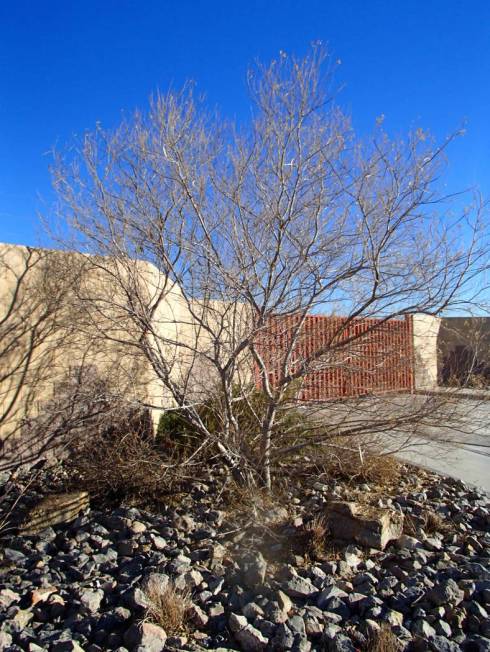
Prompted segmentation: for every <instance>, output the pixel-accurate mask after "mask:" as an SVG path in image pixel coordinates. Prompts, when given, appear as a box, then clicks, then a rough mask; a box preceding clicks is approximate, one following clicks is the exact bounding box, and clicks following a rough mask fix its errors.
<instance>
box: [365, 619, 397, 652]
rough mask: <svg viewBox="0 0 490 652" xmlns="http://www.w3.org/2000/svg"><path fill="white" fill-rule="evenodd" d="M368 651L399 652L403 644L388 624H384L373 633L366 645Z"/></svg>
mask: <svg viewBox="0 0 490 652" xmlns="http://www.w3.org/2000/svg"><path fill="white" fill-rule="evenodd" d="M365 649H366V652H399V651H400V650H401V649H402V645H401V644H400V641H399V640H398V639H397V637H396V636H395V635H394V634H393V632H392V631H391V629H390V627H389V626H388V625H382V626H381V628H380V629H379V630H378V631H376V632H375V633H373V634H371V636H370V637H369V639H368V642H367V645H366V648H365Z"/></svg>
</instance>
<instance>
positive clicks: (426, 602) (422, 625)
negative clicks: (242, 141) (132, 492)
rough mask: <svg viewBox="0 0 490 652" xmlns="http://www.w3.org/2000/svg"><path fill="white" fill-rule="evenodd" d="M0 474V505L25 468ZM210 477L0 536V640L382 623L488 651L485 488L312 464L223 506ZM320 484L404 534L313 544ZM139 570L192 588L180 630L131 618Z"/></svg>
mask: <svg viewBox="0 0 490 652" xmlns="http://www.w3.org/2000/svg"><path fill="white" fill-rule="evenodd" d="M0 484H1V485H2V488H1V489H0V491H2V492H3V502H2V509H3V510H7V509H8V506H9V504H11V502H12V501H13V500H14V499H15V496H16V495H17V494H18V493H19V491H21V489H22V486H23V484H25V481H24V480H22V478H21V479H20V480H19V479H16V480H14V479H12V478H10V479H9V477H8V475H4V476H3V478H2V481H1V483H0ZM221 486H222V478H221V477H213V475H212V474H211V472H210V474H209V478H208V479H207V480H206V482H195V483H194V484H192V485H191V486H189V487H188V491H187V493H185V494H184V495H182V496H181V497H180V499H179V502H178V504H176V505H163V506H160V508H159V509H158V510H154V511H153V512H149V511H145V510H142V509H137V508H135V507H130V506H119V507H109V506H106V507H100V506H99V507H98V508H95V507H93V508H92V509H89V510H86V512H85V513H84V514H82V515H81V516H79V517H78V519H77V520H76V521H75V522H72V523H71V524H69V525H58V526H55V527H49V528H47V529H45V530H44V531H42V532H41V533H40V534H39V535H37V536H30V537H26V536H23V537H21V536H15V535H8V534H6V535H4V537H3V538H2V541H1V548H2V550H1V552H0V556H1V561H0V649H2V650H11V651H15V650H29V651H32V652H34V651H36V650H49V651H52V652H61V651H64V650H78V651H80V650H85V651H87V652H98V651H101V650H118V651H119V652H124V651H125V650H140V651H141V652H142V651H145V650H146V651H148V652H153V651H155V652H158V651H160V650H204V649H221V650H227V649H228V650H295V651H305V652H307V651H308V650H318V651H319V650H332V651H338V652H344V651H345V652H349V651H354V650H369V649H373V648H372V641H373V640H374V638H375V637H376V633H377V632H378V631H379V629H380V627H381V626H383V627H385V626H386V627H388V628H389V629H391V631H392V632H393V633H394V634H395V636H396V637H397V639H398V643H397V645H398V649H400V650H414V651H419V650H434V651H439V652H451V651H453V650H466V651H468V652H472V651H473V650H475V651H478V652H480V651H490V619H489V616H488V611H489V610H490V504H489V500H488V496H487V495H486V494H485V493H484V492H483V491H477V490H475V489H473V488H471V487H469V486H468V485H465V484H464V483H463V482H461V481H458V480H453V479H451V478H442V477H440V476H438V475H436V474H434V473H430V472H426V471H419V472H415V471H414V470H413V469H412V468H411V467H409V466H407V467H405V468H404V471H403V474H402V480H401V482H400V483H398V485H397V489H396V491H390V492H386V491H385V490H382V489H380V488H379V487H377V486H375V485H361V486H360V487H357V488H355V489H353V488H352V487H349V486H347V485H345V484H343V483H340V482H336V481H332V482H319V481H318V479H316V481H315V479H312V480H311V482H310V483H309V484H308V485H307V486H306V487H305V485H304V484H303V485H302V486H301V487H293V486H292V487H291V489H290V491H288V492H287V493H286V494H285V495H284V496H283V498H282V501H281V502H280V504H275V505H274V504H271V503H267V502H262V501H261V500H259V499H254V498H253V497H252V496H249V497H246V496H244V497H243V499H242V501H241V504H240V501H238V503H239V504H238V505H235V506H234V507H233V509H231V508H230V507H228V506H227V504H226V503H225V502H223V501H222V500H221V498H220V487H221ZM39 497H40V495H39V493H38V491H37V489H36V490H35V489H32V488H30V489H28V491H27V492H26V495H25V498H24V499H23V500H24V501H25V502H26V504H29V503H32V502H34V501H36V499H37V498H39ZM332 499H335V500H339V499H344V500H345V499H348V500H357V501H365V502H368V503H369V504H371V505H377V506H379V507H386V508H390V509H393V510H397V511H400V512H402V513H403V514H404V515H405V532H406V534H404V535H403V536H402V537H401V538H400V539H398V541H396V542H393V543H392V544H390V545H389V546H388V547H387V548H386V549H385V550H384V551H380V550H374V549H366V548H361V547H358V546H356V545H353V544H352V543H350V544H349V543H344V544H340V543H339V542H335V541H330V540H329V539H328V536H327V541H326V545H325V547H324V549H323V550H322V551H321V553H320V552H318V554H313V553H312V550H311V546H310V547H308V546H309V543H308V541H309V540H308V532H310V533H311V531H312V530H311V527H309V523H311V522H312V519H315V518H316V519H317V521H313V522H318V518H319V517H321V516H322V515H323V514H324V513H325V510H326V505H327V503H328V502H329V501H330V500H332ZM310 543H311V542H310ZM149 581H150V582H153V583H156V584H158V585H159V586H163V587H164V586H166V585H168V584H169V583H170V584H172V585H173V586H175V587H176V589H177V591H185V592H186V593H187V595H189V596H190V605H189V607H188V610H187V620H186V623H185V627H184V628H183V629H182V630H181V631H180V632H176V633H175V632H171V631H165V630H164V628H162V627H160V626H158V625H155V624H152V623H151V622H148V621H144V617H145V614H146V608H147V606H148V602H147V597H145V594H144V592H143V590H142V589H143V588H144V587H145V586H146V585H147V584H148V582H149ZM142 622H143V624H142ZM370 642H371V643H370ZM370 645H371V647H370ZM393 649H395V648H393ZM385 650H386V651H387V652H388V649H387V648H385Z"/></svg>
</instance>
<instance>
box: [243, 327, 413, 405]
mask: <svg viewBox="0 0 490 652" xmlns="http://www.w3.org/2000/svg"><path fill="white" fill-rule="evenodd" d="M299 320H300V317H299V316H297V315H290V316H286V317H274V318H272V319H271V320H270V322H269V324H268V327H267V329H266V330H265V331H264V332H263V333H262V334H261V337H260V341H259V343H258V347H257V348H258V350H259V352H260V354H261V355H262V358H263V360H264V362H265V364H266V368H267V370H268V374H269V379H270V381H271V383H272V384H273V385H275V384H276V383H277V381H278V379H279V378H280V377H281V372H282V365H283V361H284V358H285V355H286V352H287V350H288V349H289V348H290V342H291V337H292V336H293V333H294V331H295V328H297V325H298V323H299ZM318 351H322V352H324V355H322V357H321V358H320V359H319V360H318V361H314V362H312V363H311V365H309V372H308V373H307V375H306V377H305V378H304V380H303V383H302V389H301V392H300V395H299V399H300V400H302V401H324V400H328V399H335V398H342V397H344V398H348V397H355V396H362V395H368V394H382V393H386V392H409V391H412V390H413V388H414V369H413V324H412V318H411V317H406V318H405V319H401V320H400V319H392V320H389V321H383V320H382V319H356V320H353V321H350V323H347V320H346V319H345V318H343V317H329V316H325V315H308V316H307V317H306V320H305V322H304V324H303V327H302V329H301V333H300V336H299V338H298V341H297V343H296V346H295V347H294V349H293V354H292V356H291V370H292V371H294V370H295V369H297V367H298V365H299V364H300V363H301V361H302V360H304V359H308V358H309V357H310V356H313V355H314V354H315V352H318ZM256 381H257V383H258V384H259V383H260V375H259V372H258V368H257V369H256Z"/></svg>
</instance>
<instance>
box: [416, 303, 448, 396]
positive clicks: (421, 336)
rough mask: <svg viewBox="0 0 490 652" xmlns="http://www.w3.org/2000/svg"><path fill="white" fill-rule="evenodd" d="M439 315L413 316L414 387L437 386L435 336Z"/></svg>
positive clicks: (430, 387) (427, 387) (438, 325)
mask: <svg viewBox="0 0 490 652" xmlns="http://www.w3.org/2000/svg"><path fill="white" fill-rule="evenodd" d="M440 321H441V320H440V319H439V317H432V316H431V315H422V314H419V315H414V316H413V350H414V373H415V388H416V389H421V390H423V389H433V388H434V387H436V386H437V375H438V368H437V360H438V356H437V336H438V333H439V327H440Z"/></svg>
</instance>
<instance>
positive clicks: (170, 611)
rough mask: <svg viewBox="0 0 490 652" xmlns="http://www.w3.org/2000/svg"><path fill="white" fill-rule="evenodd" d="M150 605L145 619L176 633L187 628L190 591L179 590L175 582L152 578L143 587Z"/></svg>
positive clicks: (168, 632)
mask: <svg viewBox="0 0 490 652" xmlns="http://www.w3.org/2000/svg"><path fill="white" fill-rule="evenodd" d="M143 593H144V595H145V598H146V601H147V603H148V607H147V609H146V616H145V620H148V621H150V622H152V623H154V624H155V625H159V626H160V627H163V629H164V630H165V631H166V632H167V634H170V635H174V634H178V633H179V632H182V631H183V630H184V629H185V625H186V621H187V614H188V611H189V607H190V604H191V601H190V595H189V592H188V591H179V590H178V589H177V588H176V587H175V585H174V584H173V582H164V581H161V580H159V579H156V578H150V579H149V580H148V582H147V583H146V585H145V586H144V588H143Z"/></svg>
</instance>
